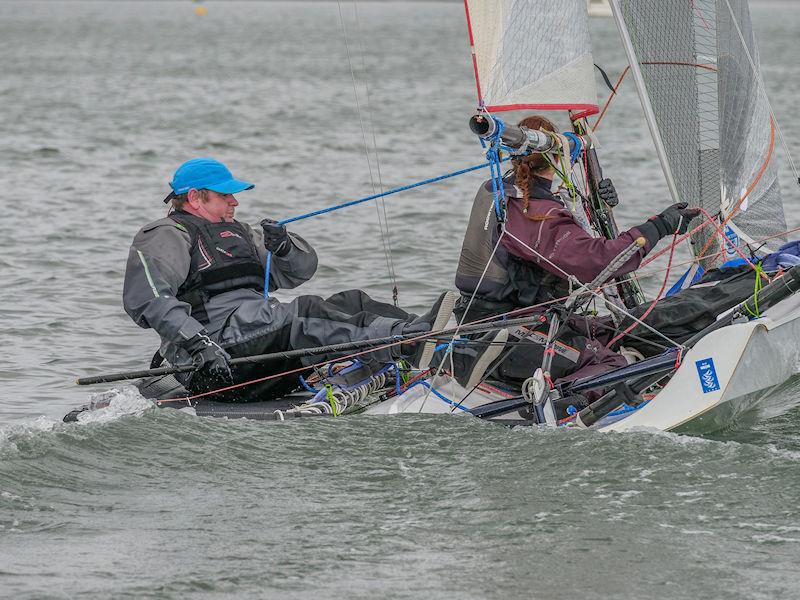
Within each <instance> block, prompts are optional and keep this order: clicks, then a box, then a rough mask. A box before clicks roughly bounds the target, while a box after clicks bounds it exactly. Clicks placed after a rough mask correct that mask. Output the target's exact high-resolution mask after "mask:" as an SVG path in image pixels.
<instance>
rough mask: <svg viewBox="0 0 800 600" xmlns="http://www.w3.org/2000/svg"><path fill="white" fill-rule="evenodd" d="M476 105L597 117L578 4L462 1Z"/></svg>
mask: <svg viewBox="0 0 800 600" xmlns="http://www.w3.org/2000/svg"><path fill="white" fill-rule="evenodd" d="M464 6H465V9H466V11H467V26H468V27H469V34H470V43H471V45H472V56H473V66H474V68H475V81H476V83H477V86H478V102H479V105H480V107H481V108H483V109H484V110H487V111H489V112H497V111H504V110H572V111H577V112H583V113H585V114H586V115H590V114H594V113H596V112H597V93H596V91H595V87H594V63H593V60H592V50H591V40H590V38H589V21H588V15H587V12H586V3H585V2H584V1H583V0H569V1H568V2H553V1H552V0H464Z"/></svg>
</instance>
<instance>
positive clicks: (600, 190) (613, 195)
mask: <svg viewBox="0 0 800 600" xmlns="http://www.w3.org/2000/svg"><path fill="white" fill-rule="evenodd" d="M597 195H598V196H600V199H601V200H602V201H603V202H605V203H606V204H607V205H608V206H610V207H612V208H613V207H615V206H616V205H617V204H619V197H618V196H617V190H616V188H614V184H613V183H611V180H610V179H603V180H602V181H601V182H600V183H598V184H597Z"/></svg>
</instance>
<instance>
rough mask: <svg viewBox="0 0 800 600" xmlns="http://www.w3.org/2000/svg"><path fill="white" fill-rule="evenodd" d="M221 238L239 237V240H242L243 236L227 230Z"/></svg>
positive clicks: (221, 234)
mask: <svg viewBox="0 0 800 600" xmlns="http://www.w3.org/2000/svg"><path fill="white" fill-rule="evenodd" d="M219 237H222V238H227V237H237V238H239V239H242V236H240V235H239V234H238V233H235V232H233V231H228V230H227V229H226V230H225V231H223V232H222V233H220V234H219Z"/></svg>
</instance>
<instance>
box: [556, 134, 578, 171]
mask: <svg viewBox="0 0 800 600" xmlns="http://www.w3.org/2000/svg"><path fill="white" fill-rule="evenodd" d="M561 135H563V136H564V137H565V138H567V139H569V140H572V141H573V142H575V147H574V148H572V150H571V151H570V153H569V160H570V164H573V165H574V164H575V161H576V160H578V157H579V156H580V155H581V152H583V140H582V139H581V138H580V136H578V135H575V134H574V133H572V132H571V131H565V132H564V133H562V134H561Z"/></svg>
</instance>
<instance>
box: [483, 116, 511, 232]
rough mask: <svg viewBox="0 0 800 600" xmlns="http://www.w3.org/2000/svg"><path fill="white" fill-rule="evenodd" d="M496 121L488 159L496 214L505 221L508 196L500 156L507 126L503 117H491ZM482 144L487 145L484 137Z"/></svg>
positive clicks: (487, 152) (487, 154)
mask: <svg viewBox="0 0 800 600" xmlns="http://www.w3.org/2000/svg"><path fill="white" fill-rule="evenodd" d="M491 119H492V120H493V121H494V122H495V125H496V127H495V130H494V133H493V134H492V136H491V137H490V138H488V142H489V149H488V150H487V151H486V161H487V162H488V163H489V172H490V174H491V179H492V194H493V195H494V214H495V217H497V222H498V223H503V222H505V206H504V201H505V197H506V192H505V187H504V185H503V172H502V169H501V168H500V163H502V162H503V161H504V160H508V159H502V158H500V151H501V150H502V149H503V147H504V146H503V140H502V137H501V136H502V135H503V131H504V130H505V128H506V126H505V123H503V121H502V120H501V119H498V118H497V117H491ZM480 140H481V146H483V147H484V148H485V147H486V141H484V138H480Z"/></svg>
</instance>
